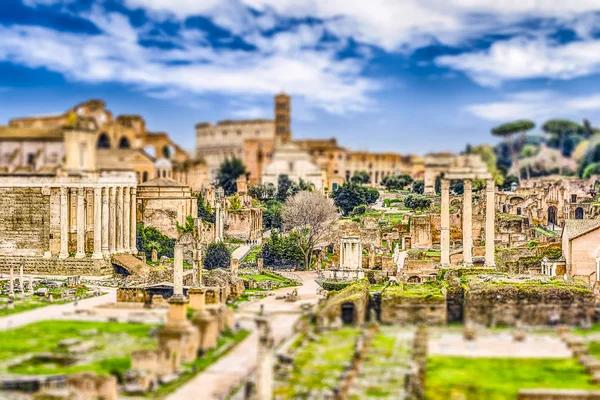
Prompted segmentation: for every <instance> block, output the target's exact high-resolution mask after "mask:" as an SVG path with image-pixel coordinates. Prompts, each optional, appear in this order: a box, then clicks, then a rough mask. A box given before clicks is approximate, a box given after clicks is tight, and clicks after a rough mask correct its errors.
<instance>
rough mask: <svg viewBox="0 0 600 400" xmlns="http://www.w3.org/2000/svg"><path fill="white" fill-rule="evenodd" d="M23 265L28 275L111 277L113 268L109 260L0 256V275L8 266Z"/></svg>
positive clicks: (5, 271)
mask: <svg viewBox="0 0 600 400" xmlns="http://www.w3.org/2000/svg"><path fill="white" fill-rule="evenodd" d="M21 262H22V263H23V271H24V273H25V274H27V275H29V274H31V275H61V276H70V275H83V276H105V275H112V274H113V272H114V269H113V266H112V264H111V263H110V261H109V260H104V259H101V260H95V259H91V258H88V257H86V258H73V257H69V258H65V259H64V260H60V259H58V258H57V257H52V258H42V257H17V256H5V255H0V273H2V274H7V273H9V272H10V266H11V265H12V266H13V267H15V271H17V269H18V266H19V265H21Z"/></svg>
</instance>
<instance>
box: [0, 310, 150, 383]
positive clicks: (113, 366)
mask: <svg viewBox="0 0 600 400" xmlns="http://www.w3.org/2000/svg"><path fill="white" fill-rule="evenodd" d="M90 329H97V330H98V334H96V335H93V336H81V335H80V332H81V331H85V330H90ZM150 329H151V326H150V325H143V324H124V323H115V322H112V323H109V322H87V321H43V322H37V323H35V324H30V325H26V326H23V327H20V328H16V329H12V330H8V331H0V343H2V346H0V372H2V371H3V370H5V369H6V363H5V362H3V361H10V360H11V359H14V358H17V357H19V356H23V355H25V354H28V353H31V352H36V353H43V352H58V349H57V344H58V342H59V341H60V340H62V339H69V338H80V339H81V340H82V341H88V340H93V341H94V342H95V343H96V344H97V345H98V348H97V349H95V350H92V351H90V352H89V353H87V354H86V357H87V361H88V362H85V363H84V364H81V365H73V366H69V367H66V366H60V365H58V364H54V363H49V364H40V363H34V362H25V363H22V364H18V365H16V366H14V367H12V368H10V370H9V371H7V372H10V373H16V374H62V373H73V372H79V371H94V372H97V373H111V372H116V371H118V372H123V371H125V370H127V369H128V368H130V360H129V354H130V353H131V351H133V350H137V349H144V348H153V347H155V346H156V340H155V339H153V338H150V337H148V332H149V330H150Z"/></svg>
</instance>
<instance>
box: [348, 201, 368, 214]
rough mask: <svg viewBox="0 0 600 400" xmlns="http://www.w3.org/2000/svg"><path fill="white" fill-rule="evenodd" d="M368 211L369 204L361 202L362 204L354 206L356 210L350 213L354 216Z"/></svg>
mask: <svg viewBox="0 0 600 400" xmlns="http://www.w3.org/2000/svg"><path fill="white" fill-rule="evenodd" d="M366 211H367V206H365V205H364V204H361V205H360V206H356V207H354V210H352V212H351V213H350V215H352V216H356V215H363V214H364V213H365V212H366Z"/></svg>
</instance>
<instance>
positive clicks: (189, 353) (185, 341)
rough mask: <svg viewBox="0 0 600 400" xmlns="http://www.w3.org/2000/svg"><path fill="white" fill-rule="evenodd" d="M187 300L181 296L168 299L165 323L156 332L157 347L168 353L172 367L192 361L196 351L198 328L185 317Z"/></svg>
mask: <svg viewBox="0 0 600 400" xmlns="http://www.w3.org/2000/svg"><path fill="white" fill-rule="evenodd" d="M186 311H187V300H186V299H185V297H183V296H173V297H171V298H170V299H169V313H168V316H167V323H166V324H165V325H164V327H163V328H162V329H161V330H160V331H159V332H158V347H159V349H160V350H162V351H167V352H169V353H170V355H171V356H170V357H169V359H173V362H174V368H175V369H177V367H178V366H179V365H180V364H181V363H182V362H183V363H187V362H192V361H194V360H195V359H196V356H197V352H198V341H199V340H198V337H199V333H198V329H197V328H196V327H195V326H193V325H192V324H191V323H190V322H189V321H188V320H187V318H186Z"/></svg>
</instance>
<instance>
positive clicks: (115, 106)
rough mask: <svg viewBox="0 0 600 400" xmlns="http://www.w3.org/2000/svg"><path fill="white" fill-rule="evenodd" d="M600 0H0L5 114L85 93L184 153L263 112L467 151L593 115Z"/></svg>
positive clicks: (303, 128) (299, 128) (386, 140)
mask: <svg viewBox="0 0 600 400" xmlns="http://www.w3.org/2000/svg"><path fill="white" fill-rule="evenodd" d="M599 16H600V1H597V0H570V1H568V2H567V1H564V2H563V1H554V0H518V1H514V0H505V1H502V2H500V1H491V0H370V1H352V0H328V1H323V0H197V1H191V0H121V1H114V0H106V1H90V0H82V1H77V0H2V1H0V124H3V123H6V122H7V121H8V119H10V118H13V117H18V116H27V115H39V114H49V113H56V112H62V111H65V110H66V109H68V108H69V107H71V106H73V105H75V104H76V103H79V102H81V101H84V100H87V99H90V98H101V99H104V100H105V101H106V102H107V104H108V108H109V109H110V110H111V111H113V113H115V114H141V115H142V116H143V117H144V118H145V119H146V121H147V127H148V129H150V130H153V131H166V132H168V133H170V134H171V135H172V137H173V138H174V139H175V140H176V141H177V142H178V143H180V144H181V145H182V146H183V147H185V148H187V149H193V148H194V144H195V137H194V125H195V124H196V123H197V122H204V121H210V122H216V121H217V120H221V119H229V118H270V117H271V114H272V96H273V94H275V93H276V92H278V91H280V90H285V91H286V92H287V93H289V94H291V95H292V99H293V104H292V109H293V114H292V119H293V125H292V130H293V134H294V136H295V137H297V138H307V137H310V138H329V137H334V136H335V137H337V138H338V141H339V142H340V143H341V144H342V145H344V146H346V147H349V148H352V149H356V150H372V151H396V152H401V153H420V154H424V153H426V152H429V151H443V150H451V151H459V150H462V149H464V147H465V145H466V143H471V144H477V143H482V142H493V141H494V139H493V138H492V137H491V135H490V134H489V131H490V128H491V127H493V126H494V125H497V124H498V123H501V122H504V121H509V120H512V119H521V118H528V119H533V120H535V121H536V122H537V123H538V125H539V124H541V123H542V122H543V121H544V120H545V119H548V118H550V117H561V118H571V119H574V120H577V121H581V119H583V118H588V119H590V120H591V121H592V123H595V124H597V125H600V112H599V110H600V87H599V83H600V76H599V71H600V34H599V33H600V32H599V30H600V23H599V22H598V21H600V19H599Z"/></svg>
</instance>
